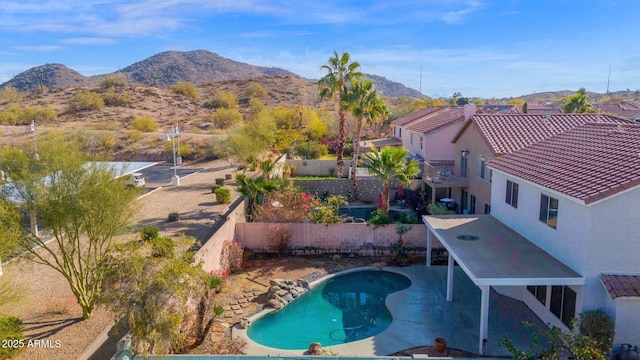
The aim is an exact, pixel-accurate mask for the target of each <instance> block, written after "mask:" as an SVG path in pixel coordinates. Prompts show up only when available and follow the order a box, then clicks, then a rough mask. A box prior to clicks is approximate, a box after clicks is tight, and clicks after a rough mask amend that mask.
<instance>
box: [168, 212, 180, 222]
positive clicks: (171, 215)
mask: <svg viewBox="0 0 640 360" xmlns="http://www.w3.org/2000/svg"><path fill="white" fill-rule="evenodd" d="M167 221H169V222H176V221H180V214H178V213H177V212H172V213H169V216H168V218H167Z"/></svg>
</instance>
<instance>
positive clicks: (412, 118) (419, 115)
mask: <svg viewBox="0 0 640 360" xmlns="http://www.w3.org/2000/svg"><path fill="white" fill-rule="evenodd" d="M444 109H445V107H443V106H430V107H426V108H423V109H420V110H418V111H414V112H412V113H411V114H407V115H405V116H403V117H400V118H397V119H395V120H393V121H392V122H391V125H392V126H393V137H394V138H396V139H400V140H401V141H402V147H404V148H405V149H408V147H407V145H408V144H409V138H408V137H407V136H406V135H407V132H406V128H407V127H408V126H410V125H411V124H413V123H415V122H417V121H420V120H424V119H426V118H428V117H429V116H431V115H432V114H434V113H438V112H440V111H442V110H444ZM403 132H404V135H405V136H404V137H403Z"/></svg>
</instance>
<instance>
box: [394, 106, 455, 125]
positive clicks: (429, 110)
mask: <svg viewBox="0 0 640 360" xmlns="http://www.w3.org/2000/svg"><path fill="white" fill-rule="evenodd" d="M443 109H445V107H443V106H429V107H426V108H423V109H420V110H418V111H414V112H412V113H411V114H407V115H405V116H403V117H399V118H397V119H395V120H393V121H392V122H391V123H392V124H393V125H396V126H403V125H407V124H408V123H410V122H413V121H415V120H418V119H420V118H421V117H425V116H428V115H431V114H433V113H435V112H438V111H440V110H443Z"/></svg>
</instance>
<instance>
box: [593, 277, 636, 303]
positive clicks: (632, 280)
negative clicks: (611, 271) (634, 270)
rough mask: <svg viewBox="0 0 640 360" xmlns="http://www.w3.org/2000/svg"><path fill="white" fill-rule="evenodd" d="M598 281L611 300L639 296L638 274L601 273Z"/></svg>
mask: <svg viewBox="0 0 640 360" xmlns="http://www.w3.org/2000/svg"><path fill="white" fill-rule="evenodd" d="M600 281H602V284H603V285H604V287H605V288H606V289H607V291H608V292H609V296H611V299H612V300H615V299H617V298H620V297H640V275H604V274H603V275H601V276H600Z"/></svg>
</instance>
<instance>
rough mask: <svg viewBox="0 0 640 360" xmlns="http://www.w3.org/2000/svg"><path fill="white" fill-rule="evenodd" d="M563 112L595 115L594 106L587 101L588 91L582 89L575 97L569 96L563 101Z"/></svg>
mask: <svg viewBox="0 0 640 360" xmlns="http://www.w3.org/2000/svg"><path fill="white" fill-rule="evenodd" d="M562 111H563V112H565V113H580V114H583V113H593V112H595V111H594V110H593V105H592V104H591V103H590V102H589V101H588V100H587V90H586V89H585V88H580V90H578V92H577V93H576V94H574V95H571V96H568V97H567V98H565V99H564V101H563V107H562Z"/></svg>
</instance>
